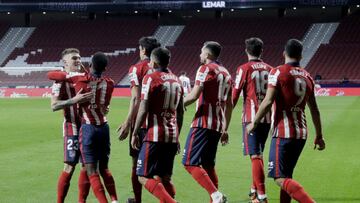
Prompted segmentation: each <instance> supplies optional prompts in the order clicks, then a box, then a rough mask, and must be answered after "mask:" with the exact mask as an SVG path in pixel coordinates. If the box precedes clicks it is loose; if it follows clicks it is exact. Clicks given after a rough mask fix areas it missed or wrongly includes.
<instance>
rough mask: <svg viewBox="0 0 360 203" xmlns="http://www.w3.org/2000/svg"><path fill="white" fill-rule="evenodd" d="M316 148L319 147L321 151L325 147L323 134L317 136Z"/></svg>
mask: <svg viewBox="0 0 360 203" xmlns="http://www.w3.org/2000/svg"><path fill="white" fill-rule="evenodd" d="M314 149H318V150H319V151H321V150H324V149H325V140H324V138H323V137H322V136H316V138H315V141H314Z"/></svg>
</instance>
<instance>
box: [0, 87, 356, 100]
mask: <svg viewBox="0 0 360 203" xmlns="http://www.w3.org/2000/svg"><path fill="white" fill-rule="evenodd" d="M130 94H131V92H130V89H129V88H115V89H114V92H113V97H130ZM315 95H316V96H360V88H359V87H329V88H317V89H316V91H315ZM29 97H43V98H47V97H51V88H0V98H29Z"/></svg>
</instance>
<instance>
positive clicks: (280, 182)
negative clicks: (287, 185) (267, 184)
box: [274, 178, 285, 187]
mask: <svg viewBox="0 0 360 203" xmlns="http://www.w3.org/2000/svg"><path fill="white" fill-rule="evenodd" d="M284 180H285V179H284V178H274V181H275V183H276V184H277V185H279V186H280V187H282V185H283V183H284Z"/></svg>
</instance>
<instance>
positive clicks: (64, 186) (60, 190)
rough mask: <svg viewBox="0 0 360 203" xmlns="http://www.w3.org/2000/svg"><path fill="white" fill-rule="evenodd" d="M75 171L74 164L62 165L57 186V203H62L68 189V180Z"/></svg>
mask: <svg viewBox="0 0 360 203" xmlns="http://www.w3.org/2000/svg"><path fill="white" fill-rule="evenodd" d="M74 170H75V164H73V165H70V164H68V163H64V169H63V171H62V172H61V174H60V177H59V180H58V186H57V202H58V203H63V202H64V200H65V197H66V195H67V192H68V190H69V187H70V180H71V177H72V174H73V173H74Z"/></svg>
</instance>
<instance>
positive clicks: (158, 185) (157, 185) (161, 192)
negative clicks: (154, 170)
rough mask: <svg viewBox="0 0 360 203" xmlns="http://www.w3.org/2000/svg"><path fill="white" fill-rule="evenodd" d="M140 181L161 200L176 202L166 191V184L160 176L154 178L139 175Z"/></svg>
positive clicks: (170, 202) (168, 202)
mask: <svg viewBox="0 0 360 203" xmlns="http://www.w3.org/2000/svg"><path fill="white" fill-rule="evenodd" d="M139 182H140V183H141V184H142V185H143V186H144V187H145V189H146V190H148V191H149V192H150V193H151V194H153V195H154V196H155V197H156V198H158V199H159V200H160V201H161V202H166V203H176V201H175V199H173V198H172V197H171V196H170V195H169V193H168V192H167V191H166V189H165V187H164V185H163V184H162V182H161V178H159V177H158V176H156V177H154V178H146V177H143V176H139Z"/></svg>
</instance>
